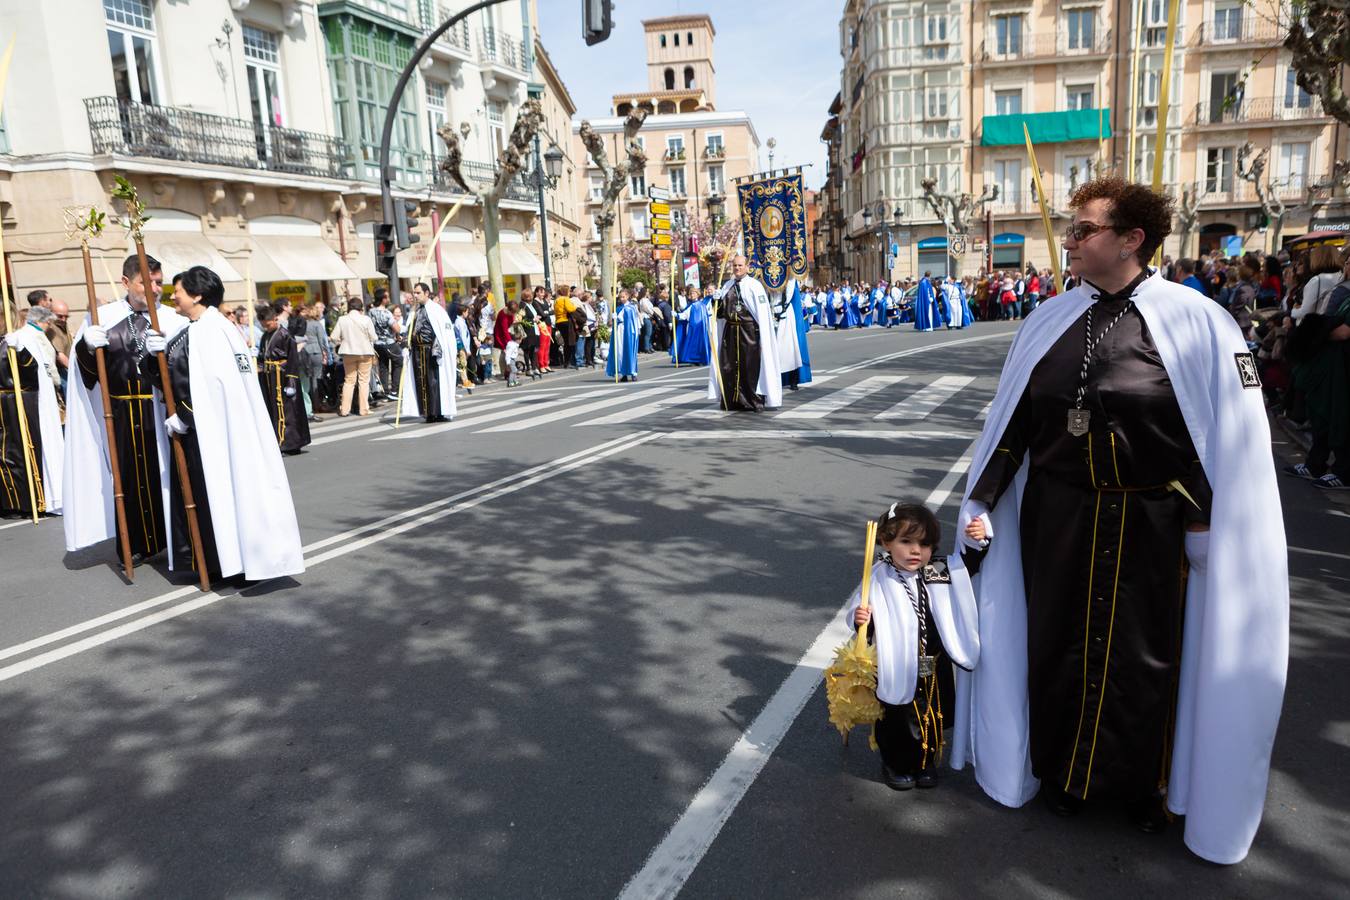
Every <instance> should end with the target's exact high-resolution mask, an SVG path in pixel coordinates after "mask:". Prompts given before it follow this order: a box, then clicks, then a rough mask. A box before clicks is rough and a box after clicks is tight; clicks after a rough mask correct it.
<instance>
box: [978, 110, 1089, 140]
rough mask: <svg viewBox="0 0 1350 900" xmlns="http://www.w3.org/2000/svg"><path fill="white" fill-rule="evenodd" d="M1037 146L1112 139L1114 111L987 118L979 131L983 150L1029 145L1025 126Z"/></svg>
mask: <svg viewBox="0 0 1350 900" xmlns="http://www.w3.org/2000/svg"><path fill="white" fill-rule="evenodd" d="M1023 124H1025V125H1026V126H1027V130H1029V131H1030V132H1031V141H1032V143H1035V144H1063V143H1064V142H1066V141H1095V140H1097V139H1098V138H1109V137H1110V136H1111V110H1110V109H1109V108H1107V109H1071V110H1068V111H1067V112H1045V113H1022V114H1019V115H1015V116H985V117H984V124H983V125H982V126H981V128H980V131H981V135H980V146H982V147H1011V146H1013V145H1017V146H1019V147H1022V146H1025V145H1026V142H1027V141H1026V138H1025V137H1024V136H1023V134H1022V125H1023Z"/></svg>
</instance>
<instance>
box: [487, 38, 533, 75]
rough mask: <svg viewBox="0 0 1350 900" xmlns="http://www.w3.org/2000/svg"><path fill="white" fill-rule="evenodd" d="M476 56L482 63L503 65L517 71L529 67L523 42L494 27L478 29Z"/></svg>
mask: <svg viewBox="0 0 1350 900" xmlns="http://www.w3.org/2000/svg"><path fill="white" fill-rule="evenodd" d="M478 58H479V60H481V61H482V62H484V63H488V64H490V65H498V66H504V67H506V68H508V69H514V70H515V71H517V72H525V71H528V68H529V51H528V50H527V49H526V47H525V42H524V41H521V40H517V39H516V38H513V37H511V36H510V35H509V34H506V33H505V32H501V31H497V30H496V29H494V28H483V29H480V30H479V32H478Z"/></svg>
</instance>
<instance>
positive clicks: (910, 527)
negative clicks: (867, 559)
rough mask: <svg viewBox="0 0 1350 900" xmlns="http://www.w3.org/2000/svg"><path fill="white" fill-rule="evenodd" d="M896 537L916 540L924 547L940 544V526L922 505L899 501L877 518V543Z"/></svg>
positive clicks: (931, 512)
mask: <svg viewBox="0 0 1350 900" xmlns="http://www.w3.org/2000/svg"><path fill="white" fill-rule="evenodd" d="M898 537H913V538H916V539H917V540H918V541H919V543H920V544H921V545H923V546H924V547H934V548H936V547H937V545H938V544H940V543H942V524H941V523H940V522H938V518H937V516H935V515H933V511H932V510H930V509H929V508H928V507H926V506H924V505H923V504H922V503H913V502H906V501H903V500H902V501H900V502H897V503H895V504H894V505H892V506H891V508H890V509H888V510H886V511H885V512H884V513H882V514H881V515H880V516H878V517H877V543H879V544H884V543H887V542H888V541H893V540H895V539H896V538H898Z"/></svg>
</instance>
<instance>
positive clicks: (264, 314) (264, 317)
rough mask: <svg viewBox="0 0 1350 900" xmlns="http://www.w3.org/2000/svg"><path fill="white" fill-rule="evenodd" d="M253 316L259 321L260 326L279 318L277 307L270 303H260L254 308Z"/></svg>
mask: <svg viewBox="0 0 1350 900" xmlns="http://www.w3.org/2000/svg"><path fill="white" fill-rule="evenodd" d="M253 315H254V318H256V319H257V320H258V322H259V324H265V323H267V322H270V321H272V320H273V319H275V318H276V317H277V310H276V307H274V306H273V305H272V304H270V303H259V304H258V305H257V306H255V307H254V308H253Z"/></svg>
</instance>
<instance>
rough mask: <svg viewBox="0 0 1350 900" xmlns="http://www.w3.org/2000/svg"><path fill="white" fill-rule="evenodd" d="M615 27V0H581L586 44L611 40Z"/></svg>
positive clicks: (582, 29) (582, 25) (582, 31)
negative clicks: (611, 33)
mask: <svg viewBox="0 0 1350 900" xmlns="http://www.w3.org/2000/svg"><path fill="white" fill-rule="evenodd" d="M613 28H614V0H581V36H582V37H583V38H585V39H586V46H588V47H589V46H591V45H593V44H598V43H600V42H601V41H606V40H609V33H610V31H611V30H613Z"/></svg>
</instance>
